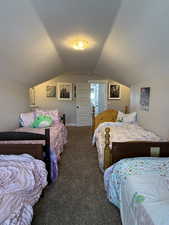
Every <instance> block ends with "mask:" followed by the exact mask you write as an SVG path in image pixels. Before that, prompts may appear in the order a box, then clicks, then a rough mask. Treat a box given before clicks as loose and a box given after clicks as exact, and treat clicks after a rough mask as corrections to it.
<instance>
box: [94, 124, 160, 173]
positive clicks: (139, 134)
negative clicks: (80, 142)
mask: <svg viewBox="0 0 169 225" xmlns="http://www.w3.org/2000/svg"><path fill="white" fill-rule="evenodd" d="M106 127H109V128H110V148H111V147H112V144H111V143H112V142H127V141H164V140H162V139H161V138H160V137H159V136H157V135H156V134H155V133H153V132H151V131H147V130H145V129H143V128H142V127H140V126H139V125H137V124H131V123H121V122H115V123H112V122H105V123H102V124H100V125H99V126H98V127H97V128H96V130H95V133H94V136H93V144H95V143H96V147H97V151H98V159H99V167H100V169H101V170H102V171H103V164H104V147H105V128H106Z"/></svg>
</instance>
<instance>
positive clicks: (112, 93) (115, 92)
mask: <svg viewBox="0 0 169 225" xmlns="http://www.w3.org/2000/svg"><path fill="white" fill-rule="evenodd" d="M120 92H121V87H120V84H114V83H109V87H108V99H112V100H114V99H120V94H121V93H120Z"/></svg>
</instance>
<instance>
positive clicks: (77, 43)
mask: <svg viewBox="0 0 169 225" xmlns="http://www.w3.org/2000/svg"><path fill="white" fill-rule="evenodd" d="M72 48H73V49H75V50H78V51H83V50H85V49H86V48H89V42H88V41H86V40H74V41H73V42H72Z"/></svg>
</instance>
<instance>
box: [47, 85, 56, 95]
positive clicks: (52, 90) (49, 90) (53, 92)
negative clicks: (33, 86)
mask: <svg viewBox="0 0 169 225" xmlns="http://www.w3.org/2000/svg"><path fill="white" fill-rule="evenodd" d="M46 97H48V98H50V97H52V98H56V86H47V87H46Z"/></svg>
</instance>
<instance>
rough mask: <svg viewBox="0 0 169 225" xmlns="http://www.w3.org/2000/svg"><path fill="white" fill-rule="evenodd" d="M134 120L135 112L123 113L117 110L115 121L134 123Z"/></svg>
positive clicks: (135, 117)
mask: <svg viewBox="0 0 169 225" xmlns="http://www.w3.org/2000/svg"><path fill="white" fill-rule="evenodd" d="M136 120H137V113H136V112H132V113H128V114H125V113H123V112H120V111H118V115H117V122H124V123H135V122H136Z"/></svg>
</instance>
